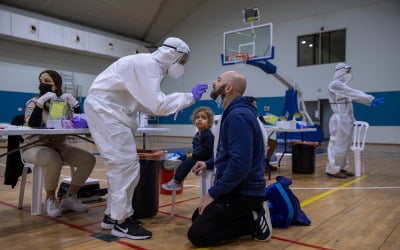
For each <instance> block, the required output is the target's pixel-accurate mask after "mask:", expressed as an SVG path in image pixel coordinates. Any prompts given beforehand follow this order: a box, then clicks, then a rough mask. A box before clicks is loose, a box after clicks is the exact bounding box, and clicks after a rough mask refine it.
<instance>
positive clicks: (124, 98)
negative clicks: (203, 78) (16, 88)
mask: <svg viewBox="0 0 400 250" xmlns="http://www.w3.org/2000/svg"><path fill="white" fill-rule="evenodd" d="M189 52H190V49H189V46H188V45H187V44H186V43H185V42H184V41H182V40H181V39H179V38H174V37H170V38H168V39H166V40H165V41H164V43H163V45H162V46H161V47H159V48H158V49H157V50H156V51H154V52H153V53H142V54H135V55H130V56H126V57H122V58H120V59H119V60H117V61H116V62H114V63H113V64H111V65H110V66H109V67H108V68H106V69H105V70H104V71H103V72H102V73H100V74H99V75H98V76H97V77H96V79H95V80H94V82H93V84H92V86H91V87H90V89H89V94H88V96H87V98H86V100H85V114H86V119H87V121H88V125H89V129H90V132H91V135H92V137H93V139H94V141H95V143H96V146H97V148H98V150H99V152H100V154H101V156H102V157H103V158H104V159H105V164H106V166H107V169H108V171H107V180H108V192H109V193H108V198H107V209H106V211H105V215H104V218H103V222H102V223H101V226H102V228H104V229H112V231H111V234H113V235H115V236H118V237H128V238H131V239H147V238H150V237H151V236H152V233H151V232H150V231H148V230H146V229H144V228H143V227H141V226H140V223H139V222H138V221H137V220H135V219H134V218H133V217H132V215H133V214H134V211H133V209H132V197H133V193H134V190H135V187H136V185H137V184H138V182H139V178H140V164H139V157H138V154H137V153H136V144H135V138H134V135H135V131H136V130H137V127H138V125H137V122H136V116H137V113H138V112H144V113H146V114H152V115H169V114H172V113H175V112H177V111H180V110H182V109H183V108H185V107H187V106H189V105H192V104H193V103H194V102H195V101H197V100H199V99H200V98H201V96H202V94H203V93H204V92H205V91H206V89H207V84H204V83H199V84H196V85H195V86H194V87H193V88H192V93H172V94H169V95H165V94H164V93H163V92H162V91H161V88H160V83H161V81H162V79H163V78H164V77H165V75H167V74H168V75H170V76H171V77H173V78H179V77H181V76H182V75H183V73H184V69H185V64H186V62H187V60H188V56H189Z"/></svg>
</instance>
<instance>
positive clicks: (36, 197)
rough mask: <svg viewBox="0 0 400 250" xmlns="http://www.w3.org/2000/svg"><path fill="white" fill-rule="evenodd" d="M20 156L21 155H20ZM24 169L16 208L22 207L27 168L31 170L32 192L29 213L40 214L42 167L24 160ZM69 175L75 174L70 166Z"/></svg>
mask: <svg viewBox="0 0 400 250" xmlns="http://www.w3.org/2000/svg"><path fill="white" fill-rule="evenodd" d="M21 158H22V157H21ZM22 162H23V163H24V169H23V170H22V176H21V188H20V191H19V202H18V208H22V207H23V203H24V194H25V184H26V177H27V175H28V170H29V169H30V170H31V171H32V194H31V214H32V215H40V214H42V186H43V167H42V166H40V165H37V164H33V163H28V162H24V160H23V159H22ZM70 170H71V176H73V175H74V174H75V169H74V167H72V166H71V167H70Z"/></svg>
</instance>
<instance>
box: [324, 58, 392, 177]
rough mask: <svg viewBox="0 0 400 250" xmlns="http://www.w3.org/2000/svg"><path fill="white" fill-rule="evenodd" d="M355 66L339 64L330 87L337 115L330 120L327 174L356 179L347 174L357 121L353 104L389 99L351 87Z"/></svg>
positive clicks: (376, 103) (331, 100)
mask: <svg viewBox="0 0 400 250" xmlns="http://www.w3.org/2000/svg"><path fill="white" fill-rule="evenodd" d="M350 71H351V66H350V65H348V64H346V63H338V64H336V65H335V75H334V77H333V80H332V82H331V83H330V84H329V103H330V104H331V109H332V111H333V114H332V116H331V118H330V120H329V134H330V137H329V144H328V163H327V165H326V169H325V172H326V174H327V175H329V176H332V177H336V178H346V177H347V176H354V174H353V173H352V172H349V171H347V169H348V167H349V166H348V164H346V163H347V162H346V158H347V154H348V152H349V150H350V146H351V142H352V134H353V123H354V121H355V118H354V112H353V101H354V102H358V103H361V104H365V105H371V106H373V107H374V106H377V105H380V104H383V103H384V99H385V98H375V97H374V96H372V95H368V94H366V93H364V92H362V91H360V90H357V89H353V88H351V87H349V86H348V84H347V83H348V82H349V81H350V80H351V79H352V75H351V72H350Z"/></svg>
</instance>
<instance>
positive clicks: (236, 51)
mask: <svg viewBox="0 0 400 250" xmlns="http://www.w3.org/2000/svg"><path fill="white" fill-rule="evenodd" d="M223 48H224V53H223V54H222V64H223V65H230V64H235V63H238V62H240V61H241V60H242V59H243V57H244V55H246V56H247V59H246V60H247V61H260V60H266V59H273V57H274V53H273V48H272V23H266V24H261V25H256V26H250V27H246V28H242V29H236V30H232V31H227V32H224V43H223Z"/></svg>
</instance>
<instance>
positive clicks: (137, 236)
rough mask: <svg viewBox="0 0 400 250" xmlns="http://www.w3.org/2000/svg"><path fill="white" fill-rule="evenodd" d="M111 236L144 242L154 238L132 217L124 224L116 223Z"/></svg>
mask: <svg viewBox="0 0 400 250" xmlns="http://www.w3.org/2000/svg"><path fill="white" fill-rule="evenodd" d="M111 234H112V235H114V236H117V237H125V238H130V239H132V240H144V239H148V238H150V237H151V236H152V233H151V232H150V231H148V230H146V229H144V228H143V227H141V226H140V225H139V224H138V223H137V222H136V221H134V220H133V219H132V218H131V217H129V218H127V219H126V220H125V221H124V222H122V223H118V222H116V223H115V225H114V227H113V229H112V230H111Z"/></svg>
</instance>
